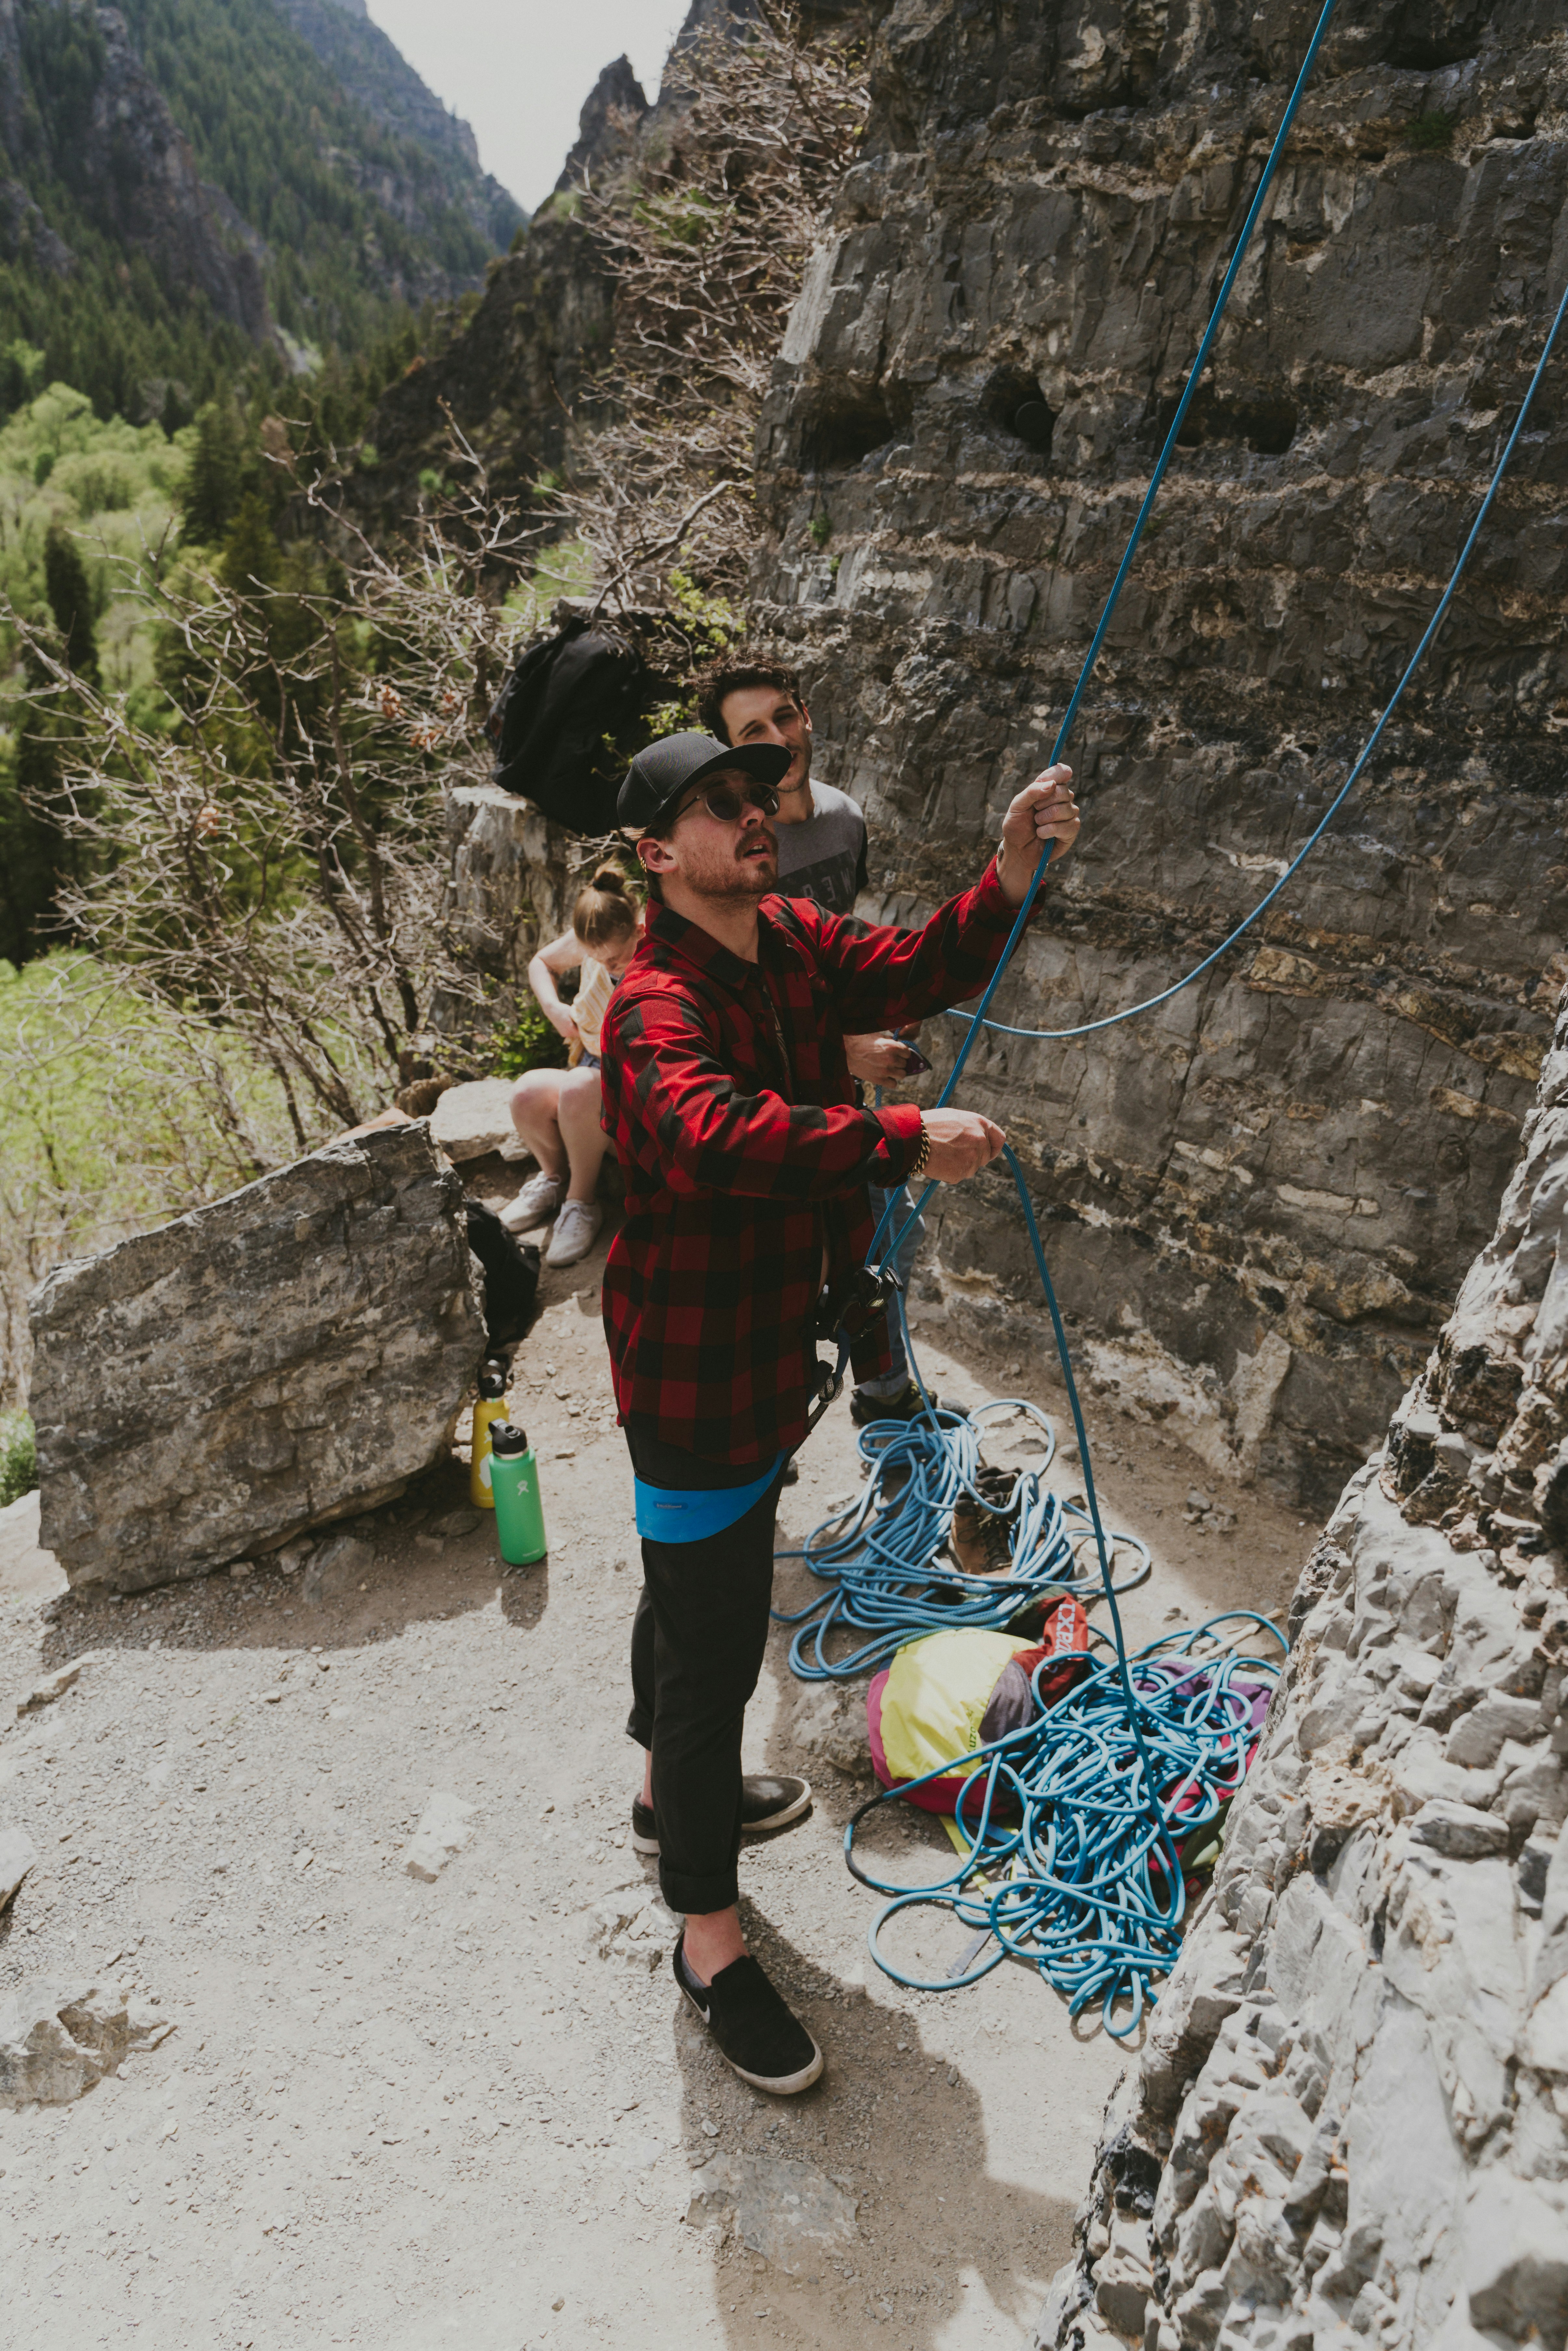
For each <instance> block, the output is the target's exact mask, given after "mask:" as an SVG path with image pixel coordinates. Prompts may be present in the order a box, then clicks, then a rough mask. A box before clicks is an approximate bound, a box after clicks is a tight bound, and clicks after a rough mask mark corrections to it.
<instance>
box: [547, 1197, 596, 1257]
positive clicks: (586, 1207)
mask: <svg viewBox="0 0 1568 2351" xmlns="http://www.w3.org/2000/svg"><path fill="white" fill-rule="evenodd" d="M603 1222H604V1211H603V1209H602V1208H601V1207H596V1206H595V1204H594V1202H593V1201H591V1200H569V1201H568V1202H567V1204H566V1206H565V1207H564V1208H563V1209H562V1210H561V1212H560V1214H559V1217H557V1218H556V1220H555V1231H554V1232H553V1233H552V1234H551V1236H550V1245H549V1249H546V1251H545V1263H546V1264H547V1265H575V1264H576V1263H577V1261H578V1259H579V1258H582V1257H586V1256H587V1255H588V1252H589V1250H590V1249H591V1248H592V1247H593V1244H594V1241H595V1239H596V1238H597V1237H598V1233H599V1228H600V1226H601V1224H602V1223H603Z"/></svg>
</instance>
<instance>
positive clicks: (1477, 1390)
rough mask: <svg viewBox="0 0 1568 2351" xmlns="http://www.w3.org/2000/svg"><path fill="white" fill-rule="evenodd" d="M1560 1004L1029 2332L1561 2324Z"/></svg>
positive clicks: (1567, 1624) (1335, 1545)
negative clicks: (1420, 1369) (1446, 1314)
mask: <svg viewBox="0 0 1568 2351" xmlns="http://www.w3.org/2000/svg"><path fill="white" fill-rule="evenodd" d="M1564 1196H1568V998H1565V999H1564V1005H1563V1007H1561V1008H1559V1013H1558V1023H1557V1033H1556V1041H1555V1043H1554V1045H1553V1047H1552V1051H1551V1053H1550V1054H1549V1056H1548V1058H1547V1061H1546V1066H1545V1070H1544V1071H1543V1075H1542V1087H1541V1092H1540V1097H1539V1101H1538V1104H1537V1107H1536V1108H1535V1110H1534V1111H1533V1112H1532V1113H1531V1115H1530V1116H1529V1118H1528V1119H1527V1121H1526V1124H1525V1136H1524V1153H1523V1157H1522V1159H1521V1163H1520V1165H1519V1167H1518V1169H1517V1171H1516V1173H1515V1175H1514V1176H1513V1179H1512V1181H1511V1184H1510V1186H1509V1189H1508V1193H1507V1196H1506V1198H1505V1200H1504V1202H1503V1206H1502V1212H1501V1216H1500V1220H1499V1224H1498V1229H1497V1233H1496V1236H1495V1238H1494V1239H1493V1241H1492V1242H1491V1244H1490V1247H1489V1248H1488V1249H1485V1250H1484V1251H1483V1252H1482V1254H1481V1256H1480V1258H1479V1260H1478V1262H1477V1264H1476V1265H1475V1267H1474V1268H1473V1269H1472V1270H1471V1272H1470V1274H1469V1278H1468V1279H1467V1280H1466V1282H1465V1285H1464V1289H1463V1291H1462V1293H1461V1296H1460V1301H1459V1305H1458V1311H1457V1312H1456V1313H1455V1315H1454V1318H1453V1320H1452V1321H1451V1322H1449V1324H1448V1327H1447V1329H1446V1330H1445V1331H1444V1332H1443V1333H1442V1335H1441V1338H1440V1340H1439V1342H1438V1344H1437V1348H1436V1349H1435V1351H1434V1353H1433V1355H1432V1358H1431V1361H1430V1363H1429V1364H1428V1365H1427V1369H1426V1371H1425V1372H1424V1373H1423V1374H1422V1376H1421V1378H1420V1380H1419V1381H1418V1382H1417V1383H1416V1386H1415V1387H1414V1389H1413V1391H1412V1393H1411V1395H1409V1396H1408V1397H1407V1398H1406V1401H1405V1403H1404V1405H1403V1406H1402V1407H1401V1410H1400V1413H1399V1415H1398V1416H1397V1419H1396V1423H1395V1426H1394V1428H1393V1430H1392V1432H1391V1434H1390V1439H1389V1443H1388V1446H1387V1448H1386V1452H1385V1454H1384V1455H1382V1456H1380V1457H1378V1458H1376V1459H1375V1460H1374V1461H1373V1462H1372V1463H1370V1464H1369V1465H1368V1466H1367V1467H1366V1468H1364V1469H1362V1470H1361V1471H1359V1472H1358V1473H1357V1475H1356V1476H1355V1477H1354V1479H1352V1480H1351V1482H1350V1484H1349V1485H1348V1486H1347V1487H1346V1489H1345V1490H1344V1493H1343V1496H1342V1498H1341V1500H1340V1503H1339V1507H1338V1509H1337V1510H1335V1512H1334V1514H1333V1518H1332V1519H1331V1520H1330V1521H1329V1524H1328V1526H1327V1528H1326V1530H1325V1531H1324V1533H1323V1536H1322V1540H1321V1541H1320V1542H1319V1543H1318V1545H1317V1547H1316V1549H1315V1550H1314V1551H1313V1552H1312V1558H1311V1559H1310V1560H1309V1562H1308V1563H1307V1567H1306V1570H1305V1573H1303V1575H1302V1578H1301V1584H1300V1586H1299V1589H1298V1591H1297V1594H1296V1599H1295V1604H1294V1606H1293V1609H1292V1612H1291V1631H1292V1635H1293V1639H1294V1646H1293V1648H1292V1652H1291V1659H1290V1663H1289V1667H1288V1669H1287V1672H1286V1675H1285V1677H1284V1679H1283V1681H1282V1683H1281V1687H1280V1690H1279V1693H1278V1695H1277V1697H1276V1698H1275V1700H1274V1704H1273V1707H1272V1708H1271V1710H1270V1718H1269V1722H1268V1726H1267V1729H1266V1731H1265V1734H1264V1740H1263V1745H1262V1750H1261V1751H1260V1758H1259V1761H1258V1762H1257V1764H1256V1765H1255V1766H1254V1769H1253V1771H1252V1774H1251V1776H1250V1778H1249V1781H1248V1782H1247V1785H1246V1787H1245V1789H1244V1790H1243V1792H1242V1794H1241V1796H1240V1797H1239V1799H1238V1801H1237V1802H1236V1804H1235V1805H1234V1807H1233V1808H1232V1811H1231V1814H1230V1819H1229V1824H1228V1830H1227V1834H1226V1839H1225V1846H1224V1851H1223V1854H1222V1856H1221V1860H1220V1864H1219V1867H1218V1872H1217V1874H1216V1878H1215V1884H1214V1887H1213V1890H1212V1892H1211V1893H1210V1895H1209V1896H1207V1899H1206V1901H1205V1903H1204V1905H1203V1907H1202V1908H1201V1909H1200V1911H1199V1912H1198V1913H1197V1917H1196V1918H1195V1920H1194V1923H1193V1926H1192V1928H1191V1929H1190V1931H1189V1933H1188V1936H1187V1939H1186V1945H1185V1947H1184V1949H1183V1952H1182V1956H1181V1959H1180V1960H1179V1962H1178V1964H1177V1966H1176V1970H1175V1971H1174V1973H1173V1975H1172V1977H1171V1979H1170V1981H1169V1984H1168V1985H1167V1986H1166V1989H1165V1990H1164V1991H1162V1992H1161V1994H1160V1998H1159V2001H1158V2004H1157V2006H1156V2008H1155V2012H1154V2018H1153V2022H1152V2024H1151V2027H1150V2031H1149V2034H1148V2039H1147V2042H1146V2044H1145V2049H1144V2052H1143V2055H1142V2058H1141V2060H1140V2062H1139V2063H1138V2064H1136V2066H1135V2067H1134V2070H1133V2071H1132V2073H1131V2074H1128V2075H1127V2076H1126V2077H1125V2078H1124V2083H1123V2085H1122V2087H1121V2089H1120V2091H1119V2092H1118V2094H1117V2096H1116V2098H1115V2099H1114V2100H1113V2105H1112V2111H1111V2114H1110V2116H1109V2120H1108V2125H1107V2129H1106V2133H1105V2137H1104V2139H1103V2143H1102V2146H1101V2148H1100V2151H1099V2155H1098V2158H1097V2160H1096V2165H1095V2171H1094V2177H1093V2181H1092V2188H1091V2191H1090V2195H1089V2198H1088V2200H1087V2202H1086V2203H1085V2206H1084V2208H1083V2210H1082V2212H1081V2214H1080V2216H1079V2228H1078V2244H1079V2251H1078V2254H1077V2256H1076V2258H1075V2260H1074V2261H1073V2262H1070V2263H1069V2264H1068V2265H1067V2267H1066V2269H1064V2270H1063V2272H1062V2273H1061V2274H1060V2275H1059V2277H1058V2278H1057V2280H1056V2282H1055V2284H1054V2286H1053V2289H1052V2294H1051V2301H1050V2303H1049V2304H1048V2306H1047V2310H1046V2313H1045V2316H1044V2318H1043V2320H1042V2322H1041V2326H1040V2335H1039V2341H1040V2344H1042V2345H1048V2346H1061V2351H1069V2346H1078V2351H1082V2346H1085V2345H1087V2344H1089V2343H1092V2342H1096V2341H1103V2340H1108V2339H1114V2337H1115V2336H1117V2335H1120V2336H1122V2337H1124V2338H1125V2339H1128V2340H1131V2341H1133V2342H1135V2343H1141V2344H1143V2345H1145V2346H1155V2351H1178V2346H1179V2351H1209V2347H1210V2346H1215V2345H1227V2346H1228V2345H1237V2346H1239V2345H1241V2344H1257V2345H1260V2346H1262V2345H1265V2344H1268V2345H1273V2346H1279V2351H1284V2346H1301V2351H1307V2346H1311V2345H1312V2344H1317V2343H1329V2342H1334V2343H1340V2342H1349V2341H1352V2340H1354V2339H1356V2338H1357V2337H1360V2338H1363V2339H1364V2340H1367V2341H1376V2342H1378V2343H1381V2344H1386V2345H1390V2346H1396V2345H1397V2346H1423V2351H1424V2346H1427V2345H1430V2346H1435V2351H1436V2346H1441V2351H1483V2346H1484V2345H1487V2344H1490V2345H1492V2346H1496V2345H1497V2344H1499V2343H1505V2342H1521V2343H1522V2342H1531V2343H1541V2344H1543V2345H1544V2344H1553V2345H1558V2346H1561V2345H1562V2344H1563V2340H1564V2336H1565V2333H1568V2129H1565V2124H1568V1828H1565V1826H1564V1821H1565V1818H1568V1670H1565V1669H1568V1549H1565V1547H1564V1546H1565V1543H1568V1528H1565V1527H1564V1526H1563V1523H1562V1521H1561V1519H1560V1517H1559V1516H1558V1508H1559V1505H1558V1500H1557V1497H1558V1493H1559V1487H1560V1483H1561V1479H1562V1468H1561V1459H1562V1454H1561V1444H1562V1437H1561V1432H1562V1428H1563V1422H1562V1415H1561V1395H1562V1389H1561V1375H1562V1373H1563V1340H1562V1334H1561V1331H1560V1329H1559V1322H1560V1318H1561V1311H1562V1299H1563V1294H1564V1289H1563V1285H1564V1281H1565V1279H1568V1276H1565V1273H1564V1268H1563V1261H1562V1255H1561V1246H1562V1229H1563V1199H1564Z"/></svg>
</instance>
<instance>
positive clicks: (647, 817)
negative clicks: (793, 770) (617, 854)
mask: <svg viewBox="0 0 1568 2351" xmlns="http://www.w3.org/2000/svg"><path fill="white" fill-rule="evenodd" d="M793 757H794V754H793V752H790V751H787V750H786V749H785V748H784V746H783V745H782V743H745V744H743V745H742V746H741V747H740V749H739V750H738V751H732V750H731V749H730V748H729V747H728V745H727V744H725V743H721V742H720V741H719V739H718V737H717V736H716V735H701V734H698V733H697V732H696V731H695V729H694V730H692V731H691V732H690V733H687V734H685V735H665V736H663V737H661V738H660V740H659V741H658V742H657V743H650V744H649V746H648V747H647V749H646V750H645V751H639V752H638V754H637V757H636V758H634V759H633V760H632V765H631V766H630V767H629V768H627V770H626V778H625V781H624V782H623V783H622V787H621V790H620V793H619V795H618V796H617V799H616V802H615V820H616V822H617V824H625V825H633V824H656V823H657V822H658V820H659V819H660V818H661V817H662V816H664V813H665V811H666V810H668V809H669V808H671V807H672V806H673V804H674V802H675V801H676V800H678V799H679V798H680V796H681V794H682V793H683V792H684V791H685V789H687V787H688V786H689V785H692V784H700V783H701V781H702V780H703V778H704V777H705V776H716V775H717V774H718V773H719V771H720V769H721V768H739V769H740V771H741V773H742V774H743V775H747V776H755V778H757V781H758V783H759V784H771V785H772V786H773V787H774V788H775V789H777V788H778V787H779V785H780V784H781V783H782V782H783V780H784V778H785V777H786V776H787V775H788V774H789V762H790V760H791V759H792V758H793Z"/></svg>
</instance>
